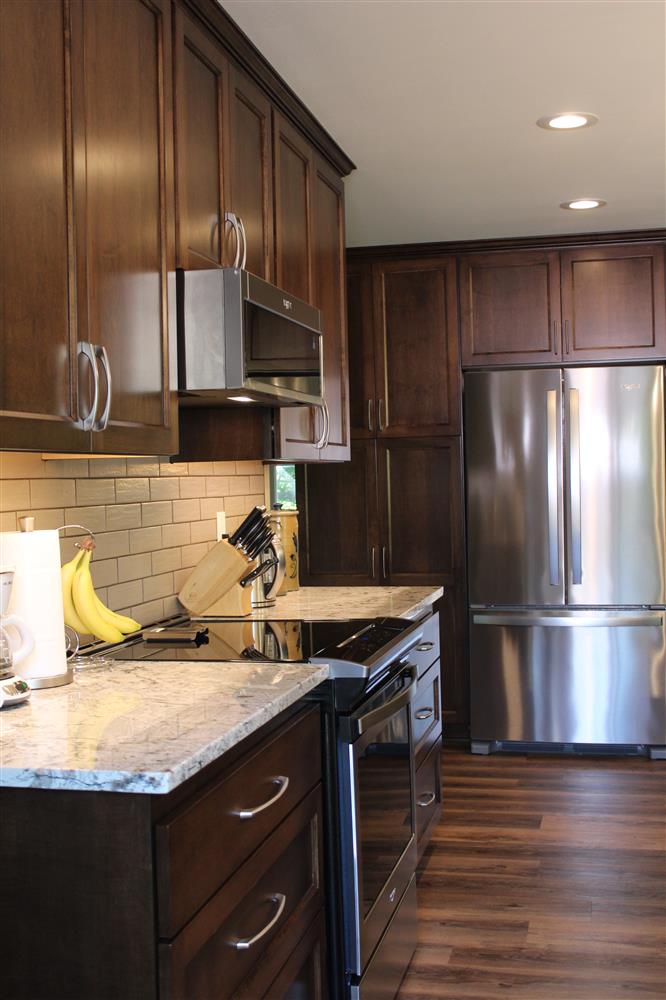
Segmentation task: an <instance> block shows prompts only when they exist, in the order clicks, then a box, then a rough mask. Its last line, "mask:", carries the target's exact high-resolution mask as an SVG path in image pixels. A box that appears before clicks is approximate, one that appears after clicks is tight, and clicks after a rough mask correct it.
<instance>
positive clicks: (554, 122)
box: [537, 111, 599, 131]
mask: <svg viewBox="0 0 666 1000" xmlns="http://www.w3.org/2000/svg"><path fill="white" fill-rule="evenodd" d="M598 121H599V116H598V115H593V114H591V113H590V112H588V111H562V112H560V114H557V115H544V117H543V118H539V120H538V121H537V125H538V126H539V128H546V129H560V130H563V131H567V130H570V129H575V128H589V127H590V125H596V124H597V122H598Z"/></svg>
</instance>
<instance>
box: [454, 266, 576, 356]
mask: <svg viewBox="0 0 666 1000" xmlns="http://www.w3.org/2000/svg"><path fill="white" fill-rule="evenodd" d="M460 330H461V342H462V364H463V368H474V367H491V366H499V365H523V364H528V365H535V364H549V363H550V364H552V363H553V362H555V361H558V360H559V359H560V357H561V324H560V264H559V255H558V254H557V253H556V252H555V251H553V252H548V251H543V252H542V251H525V252H521V253H504V252H501V253H488V254H473V255H471V254H470V256H465V257H461V259H460Z"/></svg>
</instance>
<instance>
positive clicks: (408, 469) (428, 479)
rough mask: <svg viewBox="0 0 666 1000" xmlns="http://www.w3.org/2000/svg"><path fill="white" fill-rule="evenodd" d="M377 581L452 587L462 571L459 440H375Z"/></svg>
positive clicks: (394, 584) (460, 453)
mask: <svg viewBox="0 0 666 1000" xmlns="http://www.w3.org/2000/svg"><path fill="white" fill-rule="evenodd" d="M377 448H378V459H377V467H378V488H379V498H380V499H379V518H380V535H381V540H382V552H381V570H382V581H381V582H382V583H390V584H391V585H393V586H422V585H423V586H427V585H431V584H432V585H435V586H440V585H442V584H443V585H444V586H452V585H453V584H454V583H455V582H456V581H457V579H458V577H459V575H460V573H461V571H462V569H463V558H464V556H463V530H462V524H463V521H462V478H461V471H462V452H461V441H460V438H459V437H452V438H430V439H428V438H411V439H408V438H404V439H400V438H396V439H395V440H388V439H386V440H382V441H378V442H377Z"/></svg>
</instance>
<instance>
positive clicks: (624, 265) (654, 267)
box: [562, 243, 666, 361]
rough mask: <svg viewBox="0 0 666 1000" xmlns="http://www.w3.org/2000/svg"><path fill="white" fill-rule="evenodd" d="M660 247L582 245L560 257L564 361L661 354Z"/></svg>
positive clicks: (664, 329)
mask: <svg viewBox="0 0 666 1000" xmlns="http://www.w3.org/2000/svg"><path fill="white" fill-rule="evenodd" d="M664 298H665V291H664V246H663V244H660V243H643V244H634V245H631V244H627V245H624V246H612V247H586V248H584V249H580V250H567V251H566V252H564V253H563V254H562V318H563V321H564V358H565V360H567V361H614V360H618V361H629V360H634V359H640V358H663V357H665V356H666V304H665V301H664Z"/></svg>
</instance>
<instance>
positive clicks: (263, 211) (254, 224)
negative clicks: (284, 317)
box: [228, 64, 274, 281]
mask: <svg viewBox="0 0 666 1000" xmlns="http://www.w3.org/2000/svg"><path fill="white" fill-rule="evenodd" d="M272 136H273V131H272V122H271V103H270V101H269V99H268V98H267V97H266V95H265V94H264V93H263V92H262V91H261V90H260V89H259V87H257V86H256V84H254V83H253V82H252V80H251V79H250V78H249V76H248V75H247V74H246V73H244V72H243V71H242V70H241V69H238V68H237V67H236V66H234V65H233V64H232V65H231V66H230V69H229V137H230V138H229V146H230V151H229V187H228V192H229V198H228V201H229V209H230V211H232V212H234V213H235V214H236V215H238V216H240V217H241V219H242V220H243V225H244V226H245V233H246V236H247V262H246V265H245V266H246V268H247V270H248V271H252V273H253V274H256V275H258V276H259V277H260V278H264V279H265V280H266V281H272V280H273V275H274V267H273V148H272Z"/></svg>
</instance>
